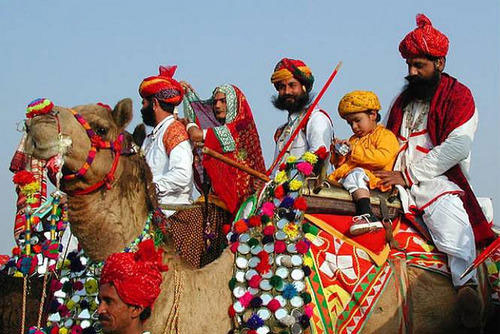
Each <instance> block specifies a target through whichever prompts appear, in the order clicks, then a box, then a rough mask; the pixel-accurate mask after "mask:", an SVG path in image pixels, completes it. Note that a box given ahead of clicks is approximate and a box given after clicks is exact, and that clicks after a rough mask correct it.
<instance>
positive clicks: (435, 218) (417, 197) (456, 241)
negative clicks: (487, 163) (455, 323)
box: [394, 102, 478, 286]
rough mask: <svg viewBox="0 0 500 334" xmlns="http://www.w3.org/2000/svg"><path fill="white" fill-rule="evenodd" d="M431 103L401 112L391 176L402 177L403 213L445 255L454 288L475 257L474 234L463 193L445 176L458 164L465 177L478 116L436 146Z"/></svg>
mask: <svg viewBox="0 0 500 334" xmlns="http://www.w3.org/2000/svg"><path fill="white" fill-rule="evenodd" d="M428 111H429V103H423V102H412V103H410V104H408V106H407V107H405V109H404V114H403V121H402V124H401V128H400V133H399V136H398V140H399V142H400V146H401V149H400V152H399V154H398V157H397V159H396V162H395V165H394V170H398V171H402V172H403V176H404V178H405V181H406V183H407V184H408V185H409V187H408V188H403V187H400V186H398V189H399V193H400V197H401V201H402V204H403V208H404V211H405V212H409V211H410V210H411V209H416V210H419V211H421V212H423V214H422V218H423V221H424V223H425V225H426V226H427V228H428V229H429V232H430V234H431V236H432V239H433V241H434V243H435V245H436V247H437V248H438V249H439V250H440V251H442V252H444V253H446V254H447V255H448V264H449V266H450V271H451V274H452V279H453V283H454V285H455V286H460V285H463V284H464V283H465V282H467V280H469V279H470V278H475V272H474V273H471V275H469V276H467V277H465V278H464V279H463V280H460V279H459V276H460V275H461V274H462V272H463V271H464V270H465V269H466V267H467V266H468V265H469V264H470V263H472V261H473V260H474V258H475V257H476V249H475V243H474V234H473V231H472V226H471V224H470V223H469V218H468V215H467V213H466V212H465V209H464V207H463V203H462V201H461V200H460V198H459V197H458V195H460V194H462V193H463V191H462V189H460V188H459V187H458V186H457V185H456V184H455V183H453V182H451V181H450V180H449V179H448V178H447V177H446V175H444V173H445V172H446V171H447V170H449V169H450V168H451V167H453V166H455V165H456V164H459V165H460V167H461V169H462V171H463V172H464V174H465V176H466V177H467V176H468V171H469V165H470V151H471V146H472V140H473V139H474V133H475V131H476V128H477V124H478V116H477V110H476V111H475V112H474V115H473V116H472V117H471V119H469V120H468V121H467V122H466V123H464V124H462V125H461V126H459V127H458V128H456V129H454V130H453V131H452V132H451V133H450V134H449V135H448V137H447V138H446V140H445V141H444V142H443V143H441V144H440V145H438V146H434V145H433V144H432V142H431V140H430V137H429V134H428V133H427V130H426V128H427V114H428Z"/></svg>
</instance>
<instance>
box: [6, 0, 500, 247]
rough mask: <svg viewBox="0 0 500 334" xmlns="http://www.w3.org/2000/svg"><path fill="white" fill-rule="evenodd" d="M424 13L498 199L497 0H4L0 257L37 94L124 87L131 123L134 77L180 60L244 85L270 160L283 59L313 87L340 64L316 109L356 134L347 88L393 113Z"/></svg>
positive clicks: (194, 72) (198, 80)
mask: <svg viewBox="0 0 500 334" xmlns="http://www.w3.org/2000/svg"><path fill="white" fill-rule="evenodd" d="M420 12H422V13H425V14H426V15H427V16H428V17H429V18H430V19H431V21H432V22H433V24H434V26H435V27H437V28H438V29H440V30H441V31H443V32H444V33H446V34H447V36H448V38H449V39H450V51H449V54H448V59H447V65H446V71H447V72H448V73H450V74H451V75H453V76H456V77H457V78H459V79H460V80H461V81H462V82H463V83H465V84H466V85H467V86H469V87H470V88H471V90H472V92H473V94H474V97H475V100H476V105H477V108H478V110H479V118H480V125H479V128H478V131H477V133H476V139H475V142H474V147H473V155H472V159H473V160H472V168H471V175H472V184H473V187H474V189H475V190H476V192H477V194H478V195H480V196H488V197H492V198H493V199H494V205H495V207H496V208H497V209H498V208H500V182H499V181H498V180H499V178H498V176H497V175H498V170H500V159H499V156H500V155H499V151H498V144H499V139H500V134H499V133H500V131H499V128H500V111H499V108H498V106H499V105H500V104H499V102H500V101H499V92H500V85H499V82H500V81H499V75H500V71H499V69H500V68H499V59H500V34H499V33H498V31H499V23H498V22H500V5H499V3H498V1H493V0H491V1H490V0H486V1H480V2H471V1H457V0H455V1H450V0H443V1H427V0H420V1H400V0H399V1H398V0H388V1H349V2H348V1H300V2H299V1H270V0H267V1H260V0H259V1H257V0H254V1H250V0H249V1H234V0H233V1H229V0H227V1H203V2H202V1H200V2H199V3H196V2H193V1H191V2H187V1H186V2H181V1H175V2H174V1H165V0H164V1H159V0H157V1H141V2H139V1H124V0H121V1H117V0H108V1H96V0H87V1H78V2H77V1H67V0H66V1H64V0H59V1H52V0H47V1H6V0H4V1H1V2H0V45H2V48H1V49H2V51H1V52H0V69H1V76H0V87H2V89H1V90H0V100H1V101H3V102H2V106H1V107H0V108H1V109H2V110H1V112H0V115H1V116H0V117H1V123H0V131H1V132H2V133H3V135H2V144H3V145H1V146H0V154H1V156H2V157H3V159H2V160H1V164H0V188H1V189H3V191H2V193H1V195H0V199H1V202H0V216H1V217H4V219H3V221H2V222H1V225H0V231H1V233H0V253H3V254H6V253H9V252H10V249H11V247H12V246H13V237H12V228H13V221H14V212H15V200H16V197H15V192H14V187H13V184H12V182H11V178H12V175H11V173H10V172H9V171H8V166H9V163H10V159H11V157H12V154H13V152H14V150H15V148H16V146H17V143H18V141H19V139H20V137H21V134H20V133H18V132H17V131H16V123H17V122H18V121H20V120H22V119H23V115H24V110H25V107H26V105H27V104H28V103H29V102H30V101H31V100H33V99H34V98H37V97H48V98H50V99H52V100H53V101H54V102H55V103H56V104H58V105H63V106H75V105H79V104H86V103H94V102H98V101H102V102H104V103H108V104H110V105H114V104H115V103H116V102H117V101H118V100H120V99H121V98H124V97H130V98H132V99H133V101H134V111H135V121H134V122H133V124H134V125H135V124H137V122H138V119H139V118H140V117H139V109H140V98H139V96H138V93H137V87H138V85H139V83H140V81H141V80H142V79H143V78H144V77H146V76H149V75H154V74H156V73H157V70H158V65H160V64H163V65H172V64H177V65H178V70H177V73H176V77H177V78H178V79H183V80H187V81H189V82H190V83H191V84H192V85H193V86H194V87H195V89H196V90H197V91H198V92H199V93H200V95H201V96H208V95H209V94H210V92H211V90H212V88H213V87H215V86H216V85H218V84H221V83H233V84H236V85H237V86H238V87H240V88H241V89H242V91H243V92H244V93H245V95H246V96H247V98H248V101H249V103H250V106H251V107H252V110H253V113H254V117H255V120H256V123H257V127H258V130H259V134H260V138H261V143H262V146H263V150H264V154H265V158H266V164H267V165H268V166H269V164H270V163H271V156H272V152H273V149H274V148H273V141H272V137H273V133H274V129H275V128H276V127H277V126H278V125H279V124H281V123H283V122H284V120H285V118H286V115H285V114H283V113H282V112H280V111H277V110H275V109H274V108H273V107H272V105H271V103H270V98H271V96H272V95H273V94H275V91H274V88H273V86H272V85H271V84H270V82H269V78H270V75H271V72H272V69H273V67H274V65H275V64H276V62H277V61H278V60H279V59H280V58H282V57H290V58H300V59H303V60H304V61H305V62H306V63H307V64H308V65H309V66H310V67H311V69H312V71H313V74H314V76H315V78H316V83H315V89H314V90H315V91H316V92H318V91H319V90H320V89H321V86H322V85H323V83H324V82H325V81H326V79H327V78H328V76H329V74H330V73H331V71H332V69H333V68H334V67H335V65H336V64H337V62H338V61H339V60H342V61H343V62H344V66H343V68H342V70H341V72H340V73H339V75H338V76H337V78H336V79H335V81H334V82H333V84H332V86H331V88H330V89H329V90H328V91H327V93H326V94H325V96H324V98H323V99H322V101H321V102H320V105H321V107H322V108H323V109H325V110H327V111H328V112H329V113H330V115H331V116H332V119H333V121H334V123H335V132H336V134H337V136H339V137H348V136H349V135H350V130H349V128H348V126H347V124H346V123H345V122H344V121H343V120H341V119H340V118H339V116H338V114H337V104H338V101H339V99H340V98H341V97H342V95H343V94H345V93H347V92H349V91H351V90H355V89H364V90H373V91H374V92H376V93H377V94H378V96H379V98H380V100H381V103H382V107H383V110H384V112H385V111H386V110H387V108H388V106H389V104H390V102H391V101H392V99H393V98H394V97H395V96H396V94H397V93H398V92H399V90H400V89H401V87H402V86H403V84H404V80H403V77H404V76H405V75H406V66H405V63H404V61H403V59H402V58H401V57H400V55H399V52H398V44H399V42H400V40H401V39H402V38H403V37H404V35H405V34H406V33H408V32H409V31H410V30H412V29H414V27H415V15H416V14H417V13H420ZM131 128H132V127H131Z"/></svg>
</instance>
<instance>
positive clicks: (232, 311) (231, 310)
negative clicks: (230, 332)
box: [227, 305, 236, 318]
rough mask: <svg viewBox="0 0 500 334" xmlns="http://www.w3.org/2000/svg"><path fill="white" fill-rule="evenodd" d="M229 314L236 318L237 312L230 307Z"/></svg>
mask: <svg viewBox="0 0 500 334" xmlns="http://www.w3.org/2000/svg"><path fill="white" fill-rule="evenodd" d="M227 314H229V317H231V318H234V316H235V315H236V311H235V310H234V307H233V305H230V306H229V309H228V310H227Z"/></svg>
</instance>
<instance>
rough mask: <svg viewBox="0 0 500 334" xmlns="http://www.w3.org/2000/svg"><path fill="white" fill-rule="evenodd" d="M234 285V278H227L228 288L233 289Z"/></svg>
mask: <svg viewBox="0 0 500 334" xmlns="http://www.w3.org/2000/svg"><path fill="white" fill-rule="evenodd" d="M235 286H236V278H234V277H233V278H231V279H230V280H229V289H230V290H231V291H233V289H234V287H235Z"/></svg>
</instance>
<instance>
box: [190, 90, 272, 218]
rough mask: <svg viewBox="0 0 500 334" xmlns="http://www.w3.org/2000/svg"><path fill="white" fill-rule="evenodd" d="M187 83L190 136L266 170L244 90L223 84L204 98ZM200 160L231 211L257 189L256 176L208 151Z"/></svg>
mask: <svg viewBox="0 0 500 334" xmlns="http://www.w3.org/2000/svg"><path fill="white" fill-rule="evenodd" d="M184 87H185V88H187V89H185V90H186V96H185V98H184V113H185V116H186V117H187V118H188V119H189V121H190V122H191V123H189V124H188V126H187V129H188V133H189V135H190V138H191V140H192V141H193V142H195V143H196V142H202V141H203V142H204V146H205V147H207V148H210V149H212V150H214V151H216V152H218V153H221V154H223V155H224V156H226V157H227V158H230V159H232V160H234V161H236V162H238V163H240V164H242V165H245V166H248V167H250V168H252V169H255V170H257V171H259V172H262V173H264V172H265V164H264V158H263V157H262V149H261V146H260V140H259V134H258V132H257V127H256V126H255V122H254V120H253V116H252V111H251V109H250V106H249V105H248V102H247V99H246V97H245V95H243V93H242V92H241V90H240V89H239V88H238V87H236V86H234V85H227V84H226V85H221V86H218V87H216V88H215V90H214V91H213V93H212V97H211V98H210V99H208V100H201V99H200V98H199V97H198V96H197V95H196V93H194V92H193V90H192V89H190V86H189V85H186V84H185V86H184ZM195 160H196V159H195ZM201 161H202V166H203V168H205V170H206V174H207V175H208V177H209V178H210V181H211V186H212V190H213V192H214V193H215V195H217V196H218V197H219V198H220V199H221V200H222V201H223V202H224V204H225V205H226V207H227V208H228V210H229V211H230V212H231V213H233V214H234V213H235V212H236V210H237V209H238V207H239V205H240V204H241V203H242V201H243V200H245V199H246V198H247V197H248V196H249V195H251V194H252V193H254V192H255V191H256V190H257V186H258V180H257V179H256V178H255V177H252V176H250V175H249V174H247V173H245V172H243V171H241V170H239V169H237V168H235V167H231V166H229V165H227V164H225V163H224V162H222V161H219V160H217V159H215V158H213V157H210V156H208V155H203V157H202V158H201ZM195 164H196V163H195ZM196 167H198V166H196ZM197 171H198V176H199V177H198V178H197V181H200V180H201V173H200V169H199V168H197ZM197 183H198V182H197ZM200 183H201V182H200ZM200 183H199V184H198V186H200Z"/></svg>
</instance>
